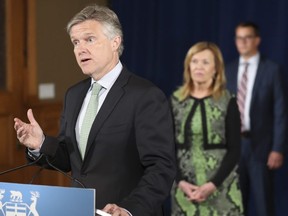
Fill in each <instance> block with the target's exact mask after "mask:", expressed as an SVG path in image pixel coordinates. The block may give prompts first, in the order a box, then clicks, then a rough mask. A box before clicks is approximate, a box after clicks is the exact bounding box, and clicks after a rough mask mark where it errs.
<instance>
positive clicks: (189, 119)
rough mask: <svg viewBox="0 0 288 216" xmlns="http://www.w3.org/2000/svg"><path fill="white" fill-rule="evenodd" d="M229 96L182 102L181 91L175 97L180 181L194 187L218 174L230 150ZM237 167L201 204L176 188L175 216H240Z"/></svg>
mask: <svg viewBox="0 0 288 216" xmlns="http://www.w3.org/2000/svg"><path fill="white" fill-rule="evenodd" d="M231 97H232V96H231V95H230V94H229V92H228V91H227V92H225V94H224V95H223V96H222V97H221V98H220V99H218V100H214V99H213V98H212V97H206V98H203V99H195V98H193V97H189V98H187V99H185V100H184V101H179V91H176V92H174V93H173V95H172V97H171V103H172V108H173V114H174V121H175V136H176V144H177V160H178V169H179V174H178V176H177V178H178V179H177V180H180V179H181V180H186V181H188V182H191V183H193V184H195V185H202V184H204V183H206V182H209V181H210V180H211V179H212V178H213V177H214V176H215V174H216V173H217V172H218V170H219V167H220V165H221V162H222V160H223V157H224V156H225V154H226V152H227V149H226V148H225V147H226V145H225V143H226V138H225V117H226V114H227V107H228V104H229V101H230V99H231ZM236 169H237V167H236V166H235V168H234V170H233V171H232V172H231V173H230V174H229V175H228V177H226V179H225V180H224V181H223V182H222V184H221V185H220V186H219V187H218V188H217V190H216V191H215V192H214V193H213V194H212V195H210V196H209V198H208V199H207V200H206V201H204V202H202V203H200V204H197V203H192V202H190V201H188V200H187V199H186V197H185V194H184V193H183V192H182V191H181V190H180V189H179V188H178V187H177V185H176V183H175V184H174V185H173V187H172V191H171V195H172V206H171V207H172V214H171V215H172V216H185V215H187V216H196V215H197V216H225V215H227V216H239V215H242V212H243V207H242V199H241V193H240V190H239V182H238V174H237V173H236V171H235V170H236Z"/></svg>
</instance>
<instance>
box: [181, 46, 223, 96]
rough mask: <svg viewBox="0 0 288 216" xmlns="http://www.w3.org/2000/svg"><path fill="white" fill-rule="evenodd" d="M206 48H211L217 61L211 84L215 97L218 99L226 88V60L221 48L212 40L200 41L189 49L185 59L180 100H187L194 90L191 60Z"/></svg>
mask: <svg viewBox="0 0 288 216" xmlns="http://www.w3.org/2000/svg"><path fill="white" fill-rule="evenodd" d="M204 50H210V51H211V52H212V53H213V56H214V61H215V70H216V73H215V76H214V79H213V83H212V86H211V92H212V96H213V98H215V99H218V98H219V97H220V96H221V95H222V93H223V92H224V90H225V85H226V77H225V71H224V61H223V57H222V53H221V51H220V49H219V48H218V46H217V45H216V44H214V43H212V42H206V41H204V42H198V43H196V44H195V45H193V46H192V47H191V48H190V49H189V50H188V52H187V54H186V57H185V60H184V73H183V84H182V86H180V100H185V99H186V98H187V97H189V96H190V93H191V92H192V91H193V90H194V84H193V80H192V78H191V72H190V62H191V59H192V57H193V56H194V55H195V54H196V53H199V52H202V51H204Z"/></svg>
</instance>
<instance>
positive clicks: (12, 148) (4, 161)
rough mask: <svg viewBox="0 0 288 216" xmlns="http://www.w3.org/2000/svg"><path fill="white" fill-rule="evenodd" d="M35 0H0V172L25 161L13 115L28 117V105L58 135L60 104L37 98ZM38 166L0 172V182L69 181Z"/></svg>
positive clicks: (45, 182)
mask: <svg viewBox="0 0 288 216" xmlns="http://www.w3.org/2000/svg"><path fill="white" fill-rule="evenodd" d="M35 1H36V0H5V1H3V0H2V1H1V2H2V3H0V4H2V5H0V8H1V9H2V11H1V12H0V13H1V14H2V15H3V16H2V15H1V16H2V17H1V18H2V19H1V21H2V22H1V23H0V25H1V33H0V34H2V37H0V38H1V39H2V40H1V41H0V43H3V44H2V45H1V46H0V48H3V49H1V52H2V53H0V58H1V60H0V62H2V66H1V65H0V78H1V82H0V172H2V171H4V170H8V169H11V168H14V167H17V166H20V165H23V164H26V163H27V161H26V158H25V148H24V147H23V146H22V145H20V144H19V143H18V141H17V138H16V133H15V131H14V128H13V127H14V121H13V119H14V117H16V116H17V117H20V118H21V119H23V120H27V117H26V111H27V109H28V108H32V109H33V110H34V115H35V116H36V118H37V120H38V122H39V124H40V125H41V126H42V128H43V130H45V133H47V134H49V135H57V132H58V128H59V125H58V120H59V117H60V112H61V109H62V104H61V103H59V102H53V101H50V102H49V101H45V102H43V101H39V100H38V99H37V73H36V70H37V69H36V68H37V65H36V53H35V50H36V49H35V40H36V35H35V32H36V30H35V26H36V25H35V21H36V17H35ZM38 170H39V167H35V166H33V167H28V168H23V169H20V170H17V171H14V172H11V173H7V174H4V175H0V182H14V183H31V181H32V180H33V183H35V184H46V185H58V186H67V185H69V181H70V180H69V179H68V178H67V177H65V176H63V175H62V174H60V173H57V172H55V171H49V170H43V171H41V172H40V173H39V174H38Z"/></svg>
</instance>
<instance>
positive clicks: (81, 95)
mask: <svg viewBox="0 0 288 216" xmlns="http://www.w3.org/2000/svg"><path fill="white" fill-rule="evenodd" d="M90 86H91V78H89V79H87V80H85V81H84V84H83V85H81V87H80V88H81V89H80V90H79V91H78V92H79V94H78V95H75V98H78V99H77V100H76V101H77V102H76V103H75V108H74V110H73V115H72V119H71V122H72V125H73V127H71V130H72V131H71V134H72V142H73V145H74V147H75V149H78V153H79V159H81V154H80V151H79V147H78V143H77V140H76V133H75V128H76V123H77V120H78V116H79V112H80V110H81V107H82V104H83V102H84V99H85V97H86V94H87V91H88V89H89V87H90Z"/></svg>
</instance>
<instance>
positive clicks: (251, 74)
mask: <svg viewBox="0 0 288 216" xmlns="http://www.w3.org/2000/svg"><path fill="white" fill-rule="evenodd" d="M259 61H260V54H259V53H257V54H256V55H254V56H252V57H251V58H249V59H248V60H245V59H243V58H242V57H240V59H239V66H238V86H239V84H240V81H241V78H242V75H243V73H244V67H245V63H249V66H248V69H247V70H248V71H247V92H246V99H245V108H244V122H243V123H242V124H243V129H244V130H245V131H250V128H251V127H250V115H249V113H250V105H251V98H252V91H253V86H254V82H255V78H256V74H257V69H258V65H259Z"/></svg>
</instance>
